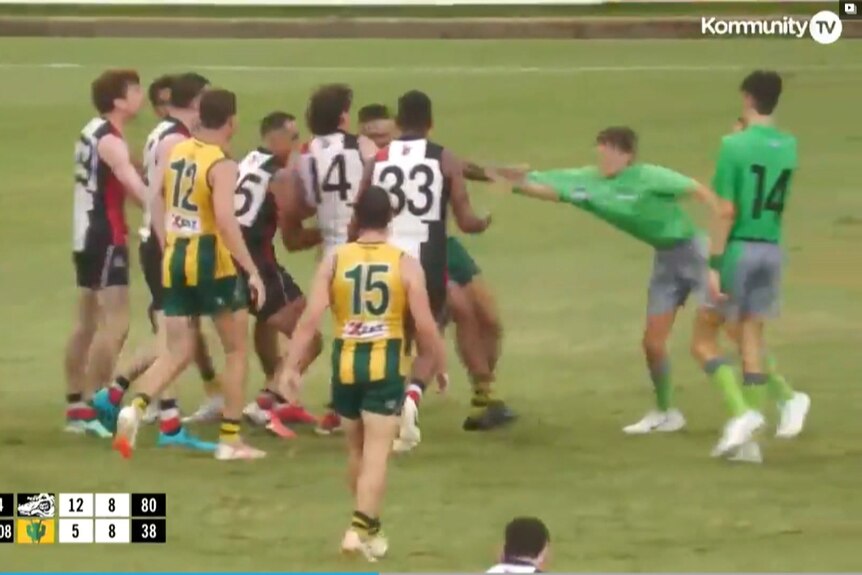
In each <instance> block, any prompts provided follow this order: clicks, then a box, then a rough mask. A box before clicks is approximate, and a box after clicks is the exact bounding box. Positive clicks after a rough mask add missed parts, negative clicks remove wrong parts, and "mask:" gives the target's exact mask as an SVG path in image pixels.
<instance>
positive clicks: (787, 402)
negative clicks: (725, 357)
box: [740, 243, 811, 438]
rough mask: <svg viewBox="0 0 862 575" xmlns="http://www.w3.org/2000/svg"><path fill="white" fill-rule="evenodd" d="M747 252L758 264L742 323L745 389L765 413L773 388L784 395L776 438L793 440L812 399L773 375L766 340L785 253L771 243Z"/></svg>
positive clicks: (750, 246) (753, 246) (775, 308)
mask: <svg viewBox="0 0 862 575" xmlns="http://www.w3.org/2000/svg"><path fill="white" fill-rule="evenodd" d="M746 248H747V251H748V252H749V254H750V255H749V257H748V259H749V260H750V261H752V262H754V263H753V264H752V270H751V272H750V274H749V278H748V282H747V286H746V287H747V289H746V296H747V297H746V299H745V301H744V306H743V308H742V320H741V322H740V356H741V359H742V364H743V373H744V374H745V378H746V386H745V388H746V390H747V391H748V393H749V394H750V398H749V399H748V401H749V403H750V404H751V405H752V407H754V408H755V409H758V410H762V409H763V403H764V401H765V398H766V397H767V395H769V393H770V389H769V388H770V386H771V387H772V388H773V389H774V390H776V391H777V392H778V393H779V394H784V398H783V399H784V400H783V401H780V403H779V407H780V410H781V418H780V421H779V424H778V428H777V430H776V436H777V437H784V438H791V437H795V436H796V435H798V434H799V433H800V432H801V431H802V428H803V427H804V426H805V419H806V417H807V416H808V410H809V408H810V406H811V399H810V398H809V397H808V395H807V394H805V393H798V392H793V391H792V390H791V389H790V388H789V385H788V384H787V382H786V380H784V378H782V377H780V376H772V375H770V369H769V367H768V365H769V362H768V361H767V356H766V344H765V338H764V325H765V322H766V321H767V320H768V319H770V318H773V317H775V316H777V315H778V311H779V309H778V308H779V297H780V295H779V292H780V285H781V268H782V261H783V253H782V251H781V248H780V247H779V246H778V245H776V244H769V243H754V244H747V246H746ZM773 393H775V392H773ZM779 399H781V398H779Z"/></svg>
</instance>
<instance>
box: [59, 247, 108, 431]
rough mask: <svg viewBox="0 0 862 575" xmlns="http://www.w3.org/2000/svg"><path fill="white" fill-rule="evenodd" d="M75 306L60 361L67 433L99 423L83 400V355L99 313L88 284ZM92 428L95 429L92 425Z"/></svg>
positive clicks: (92, 410)
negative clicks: (62, 360) (62, 361)
mask: <svg viewBox="0 0 862 575" xmlns="http://www.w3.org/2000/svg"><path fill="white" fill-rule="evenodd" d="M76 263H77V262H76ZM79 269H80V268H79ZM80 283H81V282H80V273H79V284H80ZM76 308H77V310H76V311H77V314H76V315H77V318H76V320H75V327H74V329H73V330H72V334H71V335H70V336H69V340H68V341H67V343H66V353H65V361H64V368H65V374H66V427H65V429H66V431H68V432H71V433H85V432H87V431H88V428H89V427H93V426H96V427H102V426H101V425H100V424H99V421H98V418H97V415H98V414H97V412H96V410H95V409H94V408H93V407H91V406H90V405H88V404H87V402H86V397H85V388H86V372H87V358H88V356H89V351H90V346H91V345H92V342H93V339H94V337H95V335H96V330H97V327H98V324H99V315H100V314H99V304H98V298H97V296H96V292H95V291H93V290H91V289H88V288H81V289H80V290H79V294H78V301H77V305H76ZM94 432H97V430H95V429H94Z"/></svg>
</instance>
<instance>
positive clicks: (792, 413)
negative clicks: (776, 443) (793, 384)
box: [775, 391, 811, 439]
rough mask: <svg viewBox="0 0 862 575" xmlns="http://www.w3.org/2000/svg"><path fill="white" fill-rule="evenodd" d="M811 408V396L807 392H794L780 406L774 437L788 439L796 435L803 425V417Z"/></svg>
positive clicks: (806, 415)
mask: <svg viewBox="0 0 862 575" xmlns="http://www.w3.org/2000/svg"><path fill="white" fill-rule="evenodd" d="M810 408H811V398H810V397H808V394H806V393H801V392H798V391H797V392H796V393H794V394H793V397H791V398H790V399H788V400H787V401H785V402H784V405H782V406H781V419H780V420H779V422H778V428H777V429H776V430H775V437H780V438H782V439H790V438H793V437H796V436H797V435H799V434H800V433H801V432H802V428H804V427H805V418H806V417H808V410H809V409H810Z"/></svg>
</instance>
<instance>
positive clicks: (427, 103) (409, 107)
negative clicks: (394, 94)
mask: <svg viewBox="0 0 862 575" xmlns="http://www.w3.org/2000/svg"><path fill="white" fill-rule="evenodd" d="M396 121H397V123H398V127H399V128H401V129H402V130H418V131H425V130H430V129H431V124H432V121H433V116H432V113H431V98H429V97H428V94H426V93H425V92H420V91H419V90H410V91H409V92H406V93H405V94H404V95H402V96H401V97H400V98H398V118H397V120H396Z"/></svg>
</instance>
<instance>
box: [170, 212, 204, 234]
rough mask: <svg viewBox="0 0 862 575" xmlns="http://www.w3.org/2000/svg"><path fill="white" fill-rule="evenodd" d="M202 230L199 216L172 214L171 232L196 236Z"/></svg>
mask: <svg viewBox="0 0 862 575" xmlns="http://www.w3.org/2000/svg"><path fill="white" fill-rule="evenodd" d="M200 230H201V220H200V218H198V217H197V216H185V215H182V214H171V218H170V231H172V232H175V233H178V234H196V233H199V232H200Z"/></svg>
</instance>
